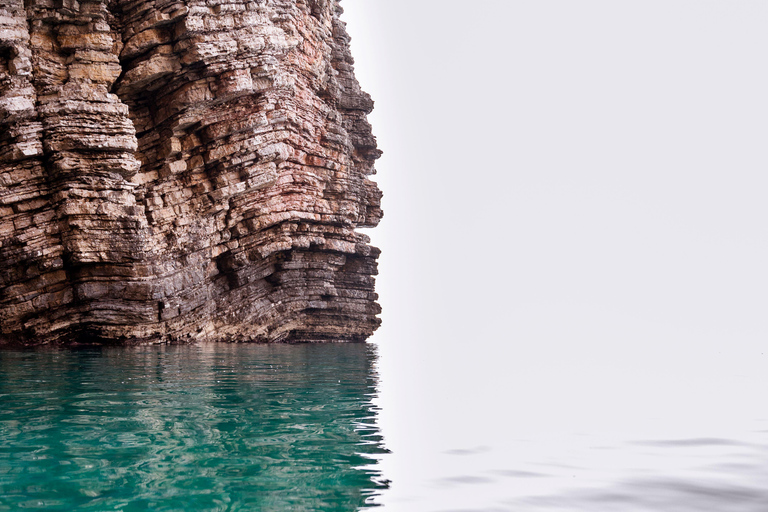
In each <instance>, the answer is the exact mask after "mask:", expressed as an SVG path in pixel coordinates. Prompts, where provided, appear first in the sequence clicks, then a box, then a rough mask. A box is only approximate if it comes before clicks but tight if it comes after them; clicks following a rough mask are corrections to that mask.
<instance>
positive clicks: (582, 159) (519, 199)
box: [342, 0, 768, 473]
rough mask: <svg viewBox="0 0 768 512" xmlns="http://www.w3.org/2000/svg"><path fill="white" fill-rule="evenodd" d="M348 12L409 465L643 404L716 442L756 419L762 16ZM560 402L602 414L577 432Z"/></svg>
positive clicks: (593, 5) (766, 302) (754, 9)
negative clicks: (427, 453) (365, 98)
mask: <svg viewBox="0 0 768 512" xmlns="http://www.w3.org/2000/svg"><path fill="white" fill-rule="evenodd" d="M342 6H343V7H344V9H345V14H344V19H345V20H346V21H347V22H348V30H349V32H350V34H351V36H352V52H353V55H354V57H355V59H356V71H357V76H358V79H359V80H360V82H361V84H362V86H363V88H364V89H365V90H366V91H368V92H369V93H370V94H371V95H372V97H373V99H374V100H375V102H376V108H375V110H374V113H373V114H372V115H371V116H370V120H371V122H372V124H373V129H374V134H375V135H377V137H378V141H379V146H380V148H381V149H382V150H383V151H384V156H383V157H382V158H381V160H380V161H379V163H378V166H377V168H378V171H379V174H378V175H377V176H376V177H375V178H374V179H376V180H377V181H378V183H379V184H380V187H381V189H382V190H383V192H384V212H385V217H384V220H383V221H382V223H381V225H380V227H378V228H377V229H375V230H372V232H371V236H372V238H373V240H374V243H375V244H377V245H379V246H380V247H381V248H382V250H383V254H382V257H381V260H380V276H379V279H378V284H377V287H378V290H379V293H380V295H381V303H382V306H383V308H384V313H383V315H382V318H383V320H384V325H383V327H382V328H381V329H380V331H379V332H378V333H377V335H376V336H375V338H374V341H376V342H377V343H378V344H379V346H380V352H381V372H382V385H381V393H382V397H381V400H382V404H383V412H382V419H381V421H382V426H383V429H384V435H385V436H386V437H387V439H388V440H389V442H390V443H391V444H393V446H394V447H395V448H397V447H401V448H402V449H401V452H407V451H408V449H407V448H406V447H412V446H415V445H416V444H418V443H422V444H423V443H427V444H429V443H435V444H436V445H437V444H440V443H443V445H445V446H449V445H450V446H453V445H452V444H451V443H457V442H459V441H460V440H466V439H468V438H469V437H471V434H472V433H476V432H481V431H482V432H485V434H487V435H488V436H489V437H490V438H493V435H494V434H493V432H494V428H495V427H492V428H491V429H490V431H489V430H488V429H486V428H485V427H484V425H503V424H505V423H506V422H508V421H511V420H512V417H513V412H512V409H513V408H514V407H518V406H519V407H521V408H522V409H524V410H527V411H529V412H530V411H531V410H533V409H531V408H535V407H536V406H535V404H537V403H538V404H541V403H544V402H546V401H548V400H554V401H558V400H560V402H557V403H558V404H559V406H558V407H554V409H555V410H550V411H547V412H546V413H545V414H543V415H541V416H539V417H538V418H534V419H531V418H530V417H531V416H537V415H535V414H528V415H527V416H528V419H529V420H531V422H532V423H531V425H532V427H531V428H534V427H535V428H540V427H541V426H542V425H551V423H552V421H553V418H555V417H560V416H561V415H562V416H568V415H569V414H570V416H569V418H571V419H573V414H571V413H574V414H576V415H577V416H578V414H577V413H578V412H583V411H588V410H592V409H594V410H599V409H601V407H603V405H604V403H605V402H610V403H611V404H612V405H611V407H616V408H618V409H619V410H621V411H622V412H623V413H626V415H625V417H626V418H633V420H637V418H635V417H634V416H633V415H632V414H633V413H632V411H635V410H636V407H635V405H636V403H637V401H643V402H644V403H645V402H648V403H651V402H652V403H654V404H656V405H655V406H654V407H658V411H657V412H658V413H659V415H661V416H662V417H666V418H669V417H670V415H674V413H675V411H677V410H679V407H678V406H677V405H676V404H679V403H680V402H682V403H686V404H692V405H691V408H692V411H691V412H690V414H691V417H696V418H700V417H706V418H708V420H714V419H715V418H721V419H722V418H723V417H730V418H732V419H733V421H740V420H741V419H743V418H742V416H740V414H742V413H743V415H746V414H747V411H749V410H754V407H755V405H754V398H755V397H754V395H753V394H750V390H751V391H752V392H754V390H756V389H765V385H766V384H768V381H766V378H765V377H763V375H767V374H768V372H766V370H768V365H767V364H766V355H764V351H765V348H766V343H767V342H768V314H767V312H768V230H767V229H766V223H767V222H768V201H766V196H767V195H768V173H766V168H768V150H767V148H768V146H767V145H766V141H767V140H768V68H766V64H765V63H766V60H768V59H767V58H766V57H767V55H766V54H767V53H768V30H766V27H768V3H766V2H764V1H762V0H761V1H756V0H738V1H736V0H643V1H623V0H621V1H620V0H527V1H514V0H506V1H493V0H474V1H472V2H457V1H449V0H440V1H437V0H434V1H429V0H407V1H405V0H343V2H342ZM516 387H517V388H520V387H522V388H525V390H526V391H525V392H522V391H519V390H518V391H517V393H518V394H515V391H514V390H513V388H515V389H517V388H516ZM564 388H565V391H566V393H565V395H566V396H570V395H569V393H573V396H591V397H595V396H598V397H601V398H600V400H597V399H593V400H592V401H588V402H584V401H581V402H580V401H578V400H576V404H577V405H574V409H573V410H569V409H568V407H569V406H568V403H574V402H573V401H570V402H569V401H568V400H565V399H564V398H563V396H564V394H563V390H564ZM723 389H728V390H729V391H728V392H726V393H721V392H720V391H721V390H723ZM508 391H509V392H510V393H511V394H509V393H508ZM437 393H439V394H441V395H440V396H444V397H445V398H444V401H443V402H440V400H439V399H438V400H436V399H435V398H434V397H435V396H436V394H437ZM734 395H737V396H734ZM502 397H506V398H509V400H510V401H509V402H505V400H506V398H502ZM510 397H511V398H510ZM659 397H666V398H665V399H660V398H659ZM670 397H675V398H677V399H679V402H675V401H674V400H673V399H672V398H670ZM436 402H437V403H436ZM566 402H567V403H566ZM531 404H534V405H531ZM697 404H698V405H697ZM707 404H709V405H707ZM526 407H527V408H528V409H526ZM676 407H678V408H676ZM697 407H698V408H697ZM590 408H592V409H590ZM726 409H727V410H728V411H730V413H729V414H724V413H723V411H724V410H726ZM707 411H709V412H707ZM646 412H647V411H646ZM483 415H485V416H483ZM627 415H628V416H627ZM478 416H483V419H477V418H478ZM586 416H589V414H586ZM514 417H515V420H516V421H517V420H518V419H519V418H518V415H514ZM582 419H583V420H584V421H586V423H589V421H588V420H587V419H584V418H582ZM617 421H618V420H617ZM681 421H683V420H681ZM484 422H485V423H484ZM627 422H629V420H627ZM449 423H450V424H452V425H454V426H453V427H452V428H451V429H443V430H446V433H445V434H444V435H442V437H441V435H436V434H435V432H434V429H433V427H434V425H435V424H438V425H440V424H443V425H445V424H449ZM600 423H601V424H603V425H605V423H606V422H605V421H603V420H601V421H600ZM639 424H640V426H639V427H638V428H642V425H643V423H642V421H641V422H640V423H639ZM681 424H682V423H678V425H681ZM455 425H460V426H459V427H456V426H455ZM633 425H635V426H637V425H638V422H637V421H635V423H633ZM672 426H673V425H672V424H670V428H672ZM626 427H627V424H625V423H622V422H621V421H619V423H617V426H616V427H615V428H616V429H617V431H619V432H621V431H622V429H624V428H626ZM457 429H458V430H461V429H463V430H461V432H459V431H458V430H457ZM406 432H407V433H406ZM497 433H498V438H501V437H503V429H501V430H498V432H497ZM489 442H491V443H492V441H489ZM441 446H442V445H441ZM392 464H394V465H395V466H397V464H398V463H397V462H393V463H392ZM402 464H403V465H405V464H406V463H405V462H404V461H403V462H402ZM394 471H395V472H396V473H397V471H405V470H404V469H403V468H402V467H400V469H399V470H398V469H396V470H394Z"/></svg>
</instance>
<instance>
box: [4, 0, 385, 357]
mask: <svg viewBox="0 0 768 512" xmlns="http://www.w3.org/2000/svg"><path fill="white" fill-rule="evenodd" d="M340 13H341V8H340V7H339V5H338V0H0V268H2V273H1V274H0V344H41V343H69V342H98V343H147V342H155V343H156V342H161V343H176V342H188V341H195V340H223V341H327V340H338V341H360V340H364V339H365V338H366V337H368V336H369V335H370V334H371V333H372V332H373V331H374V329H376V327H377V326H378V324H379V319H378V318H377V317H376V315H377V314H378V313H379V306H378V305H377V304H376V302H375V301H376V298H377V296H376V294H375V293H374V279H373V275H374V274H375V273H376V258H377V256H378V253H379V251H378V249H376V248H374V247H371V246H370V245H368V242H369V241H370V240H369V238H368V237H367V236H365V235H363V234H360V233H356V232H355V228H357V227H373V226H375V225H376V224H377V223H378V222H379V219H380V218H381V214H382V213H381V209H380V199H381V193H380V191H379V190H378V189H377V187H376V184H375V183H374V182H372V181H371V180H369V179H368V178H367V176H368V175H371V174H373V173H374V172H375V171H374V167H373V163H374V160H376V158H378V156H379V155H380V152H379V150H378V149H377V148H376V141H375V139H374V137H373V136H372V135H371V129H370V126H369V124H368V122H367V120H366V115H367V114H368V113H369V112H370V110H371V108H372V105H373V103H372V101H371V99H370V97H369V96H368V95H367V94H366V93H364V92H362V91H361V90H360V86H359V85H358V83H357V81H356V79H355V77H354V75H353V67H352V58H351V56H350V52H349V37H348V35H347V33H346V31H345V29H344V23H343V22H341V21H340V20H339V15H340Z"/></svg>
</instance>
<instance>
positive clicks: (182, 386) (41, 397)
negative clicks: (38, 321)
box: [0, 344, 387, 512]
mask: <svg viewBox="0 0 768 512" xmlns="http://www.w3.org/2000/svg"><path fill="white" fill-rule="evenodd" d="M375 392H376V370H375V352H374V350H373V348H372V347H370V346H366V345H323V346H318V345H307V346H255V345H226V344H221V345H203V346H170V347H139V348H136V347H126V348H102V349H93V348H89V349H80V350H55V349H48V350H29V351H7V350H6V351H0V404H1V405H0V510H3V511H18V510H50V511H53V510H60V511H71V510H83V511H86V510H92V511H105V510H115V511H117V510H119V511H125V512H128V511H138V510H152V511H163V510H207V511H214V510H313V511H314V510H329V511H332V510H333V511H335V510H356V509H359V508H364V507H366V506H368V505H369V504H370V503H371V501H372V500H373V499H374V498H375V497H376V495H377V494H379V493H380V492H381V491H382V490H383V489H385V488H386V486H387V483H386V481H385V479H384V478H383V477H382V475H381V474H380V472H379V471H378V470H377V468H376V467H375V457H376V456H377V455H379V454H381V453H383V452H384V448H383V446H382V439H381V435H380V433H379V431H378V428H377V426H376V409H375V407H374V406H373V404H372V396H373V395H374V394H375Z"/></svg>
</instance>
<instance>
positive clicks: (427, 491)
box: [0, 340, 768, 512]
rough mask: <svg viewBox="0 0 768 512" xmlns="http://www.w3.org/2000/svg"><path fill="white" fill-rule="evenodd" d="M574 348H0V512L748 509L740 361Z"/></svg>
mask: <svg viewBox="0 0 768 512" xmlns="http://www.w3.org/2000/svg"><path fill="white" fill-rule="evenodd" d="M553 343H554V342H553ZM593 345H594V344H593ZM593 345H590V344H588V343H586V342H584V343H581V344H579V345H578V350H577V349H576V348H574V349H573V350H572V351H570V352H569V350H568V349H567V347H566V345H564V344H562V343H560V344H557V348H558V350H557V351H555V350H554V348H553V347H548V346H547V343H546V341H545V340H538V342H537V343H531V344H529V345H528V346H527V347H523V348H524V349H523V348H513V349H509V350H508V351H507V356H506V357H502V356H501V354H500V353H499V352H498V351H497V352H495V353H494V352H492V351H489V350H488V349H487V347H486V348H485V349H484V348H482V346H478V347H476V350H469V349H467V350H463V351H460V350H458V349H456V348H455V346H454V348H451V346H445V347H444V349H443V350H437V349H436V350H434V351H433V353H432V356H431V357H430V358H424V357H416V356H415V355H416V354H417V353H418V352H412V351H409V350H408V348H407V345H404V344H401V343H392V344H390V345H387V344H385V343H382V344H381V345H377V344H367V345H366V344H329V345H299V346H286V345H276V346H264V345H246V344H237V345H233V344H208V345H198V346H152V347H105V348H84V349H42V350H40V349H38V350H4V351H0V511H17V510H40V511H70V510H84V511H105V510H110V511H112V510H114V511H126V512H127V511H138V510H152V511H190V510H200V511H248V510H253V511H262V510H269V511H283V510H287V511H301V510H306V511H326V510H327V511H347V510H360V509H363V508H369V507H377V506H378V507H381V509H384V510H391V511H395V512H400V511H404V512H410V511H425V512H455V511H465V512H466V511H473V512H481V511H482V512H493V511H520V512H526V511H531V512H539V511H542V512H546V511H549V512H571V511H572V512H614V511H615V512H764V511H765V510H768V486H766V485H765V482H766V481H767V480H768V422H766V417H767V416H768V415H766V414H765V413H764V406H763V404H762V401H761V400H760V396H762V394H763V392H764V388H761V385H762V383H763V382H764V377H763V375H764V374H765V372H764V369H765V368H764V366H765V363H764V361H763V360H761V358H760V357H757V356H755V357H746V355H745V354H740V353H738V351H735V353H732V354H730V355H726V354H722V355H720V356H718V357H713V358H709V359H706V358H703V354H704V353H705V352H706V350H704V349H701V350H699V353H698V354H694V355H691V356H690V357H689V358H687V359H686V360H683V359H681V358H679V357H676V358H675V357H668V358H667V359H663V358H661V357H660V356H661V354H646V356H645V357H643V356H642V355H641V351H639V350H637V351H635V352H627V350H626V349H625V350H623V351H614V352H611V350H610V348H608V347H602V349H601V350H602V356H601V357H602V358H603V359H602V360H601V361H595V360H594V357H593V356H590V357H586V356H583V355H582V356H579V355H578V353H582V354H589V353H594V354H597V353H598V352H599V351H598V350H597V347H595V346H593ZM521 346H522V345H521ZM513 347H516V345H515V346H513ZM537 347H538V348H537ZM587 348H589V349H591V350H585V349H587ZM577 352H578V353H577ZM667 354H668V355H669V352H667ZM705 360H708V361H709V363H708V365H705V364H704V361H705ZM685 365H687V366H688V367H685Z"/></svg>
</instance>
